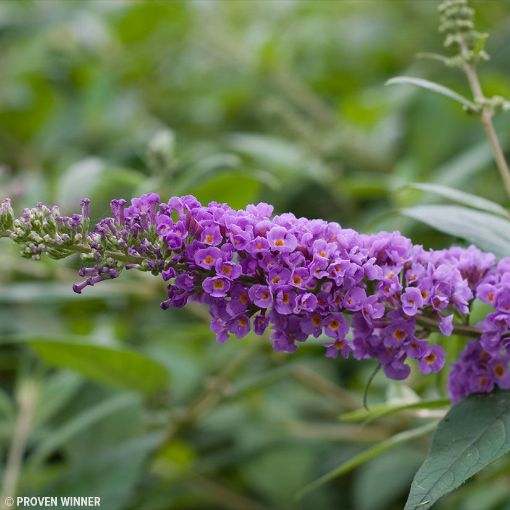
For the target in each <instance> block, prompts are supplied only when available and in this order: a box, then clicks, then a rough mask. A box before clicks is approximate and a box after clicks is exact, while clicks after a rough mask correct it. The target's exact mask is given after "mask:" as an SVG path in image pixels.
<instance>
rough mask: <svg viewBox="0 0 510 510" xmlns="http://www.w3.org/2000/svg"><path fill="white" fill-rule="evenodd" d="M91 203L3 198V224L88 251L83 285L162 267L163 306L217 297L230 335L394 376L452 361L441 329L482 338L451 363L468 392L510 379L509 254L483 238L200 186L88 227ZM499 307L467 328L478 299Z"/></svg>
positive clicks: (7, 229) (25, 240)
mask: <svg viewBox="0 0 510 510" xmlns="http://www.w3.org/2000/svg"><path fill="white" fill-rule="evenodd" d="M88 205H89V204H88V200H84V201H83V203H82V213H81V214H79V215H74V216H71V217H65V216H61V215H60V213H59V211H58V208H48V207H46V206H43V205H42V204H41V205H39V206H38V207H36V208H35V209H26V210H25V211H24V212H23V214H22V216H21V217H20V218H18V219H16V218H15V217H14V213H13V211H12V208H11V207H10V203H9V202H8V201H4V202H3V204H2V205H1V206H0V229H1V232H0V234H2V235H4V236H5V235H8V236H9V237H11V238H12V239H13V240H14V241H16V242H18V243H19V244H21V245H22V250H23V254H25V255H26V256H32V257H34V258H38V257H39V256H40V254H41V253H43V252H47V253H48V254H49V255H50V256H54V257H55V258H59V257H62V256H67V255H69V254H70V253H74V252H79V253H81V254H82V258H83V260H84V267H82V269H81V270H80V275H81V276H82V277H84V278H85V279H84V280H83V281H82V282H81V283H78V284H76V285H75V286H74V290H75V291H76V292H81V291H82V290H83V289H84V288H85V287H86V286H90V285H95V284H96V283H98V282H100V281H102V280H105V279H112V278H116V277H117V276H118V275H119V274H120V272H121V271H122V270H124V269H139V270H142V271H150V272H152V273H153V274H155V275H161V277H162V278H163V279H164V280H165V281H166V282H167V293H168V296H167V299H165V300H164V301H163V302H162V303H161V307H162V308H163V309H167V308H180V307H184V306H185V305H186V304H187V303H189V302H198V303H202V304H204V305H206V306H207V307H208V310H209V314H210V316H211V330H212V331H213V332H214V333H215V334H216V338H217V340H218V341H219V342H225V341H227V340H228V339H229V338H230V337H231V336H235V337H237V338H243V337H244V336H246V335H247V334H248V333H249V332H250V331H253V332H254V333H255V334H257V335H262V334H264V333H265V332H266V330H268V332H269V338H270V339H271V342H272V344H273V347H274V349H275V350H276V351H282V352H294V351H295V350H296V348H297V346H298V345H299V344H300V343H302V342H304V341H306V340H307V339H309V338H318V339H320V340H321V341H322V343H323V345H324V349H325V355H326V356H328V357H330V358H336V357H338V356H341V357H344V358H348V357H353V358H355V359H368V358H373V359H375V360H377V361H378V363H379V364H380V365H381V366H382V367H383V369H384V372H385V374H386V375H387V376H388V377H390V378H392V379H404V378H406V377H407V376H408V375H409V373H410V366H409V360H416V362H417V365H418V367H419V368H420V370H421V371H422V372H423V373H425V374H428V373H432V372H438V371H439V370H441V369H442V368H443V366H444V364H445V353H444V350H443V349H442V347H440V346H439V345H437V344H434V343H431V342H429V340H428V338H429V336H430V335H431V333H433V332H436V331H440V332H441V333H442V334H443V335H445V336H449V335H451V334H452V333H454V332H457V333H461V334H464V335H466V334H468V335H469V334H471V335H472V336H476V339H474V340H473V341H472V342H470V343H469V344H468V346H467V347H466V350H465V351H464V352H463V353H462V354H461V357H460V359H459V361H457V362H456V363H455V364H454V366H453V369H452V372H451V377H450V383H449V388H450V392H451V395H452V398H453V399H454V400H455V401H456V400H458V399H460V398H462V397H464V396H465V395H467V394H470V393H476V392H480V391H482V392H483V391H491V390H492V389H493V388H494V387H495V386H498V387H502V388H507V387H510V374H509V371H508V361H509V359H510V332H509V330H510V260H509V259H506V260H502V261H500V262H499V263H498V262H497V261H496V258H495V257H494V255H492V254H488V253H483V252H481V251H479V250H478V249H477V248H475V247H472V246H471V247H469V248H466V249H464V248H459V247H454V248H451V249H447V250H425V249H424V248H423V247H421V246H417V245H413V244H412V243H411V241H410V240H409V239H407V238H405V237H403V236H402V235H401V234H400V233H398V232H380V233H377V234H375V235H364V234H360V233H358V232H356V231H354V230H351V229H347V228H342V227H341V226H340V225H339V224H337V223H333V222H326V221H323V220H309V219H306V218H297V217H296V216H294V215H293V214H290V213H286V214H281V215H277V216H273V208H272V206H270V205H268V204H265V203H260V204H258V205H249V206H247V207H246V209H242V210H234V209H232V208H230V207H229V206H228V205H226V204H220V203H216V202H211V203H210V204H208V205H207V206H204V205H202V204H201V203H200V202H199V201H198V200H197V199H196V198H195V197H193V196H184V197H172V198H171V199H170V200H169V201H168V202H163V203H161V202H160V198H159V196H158V195H156V194H148V195H143V196H142V197H139V198H134V199H133V200H132V201H131V204H130V205H128V204H127V203H126V201H124V200H113V201H112V203H111V209H112V215H111V216H110V217H107V218H104V219H102V220H101V221H100V222H99V223H97V224H96V225H95V226H94V227H93V229H92V230H91V231H90V232H89V231H88V221H89V220H88ZM476 298H477V299H479V300H481V301H485V302H486V303H487V304H489V305H490V306H491V307H493V308H494V312H490V313H489V314H488V315H487V316H486V317H485V319H484V320H483V321H482V322H481V323H480V324H478V325H477V327H476V328H475V327H473V326H467V325H466V324H467V322H468V321H469V316H470V306H471V304H472V303H473V300H474V299H476Z"/></svg>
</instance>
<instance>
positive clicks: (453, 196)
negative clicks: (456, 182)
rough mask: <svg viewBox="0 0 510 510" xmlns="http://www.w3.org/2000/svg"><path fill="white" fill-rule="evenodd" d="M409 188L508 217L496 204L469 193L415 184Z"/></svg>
mask: <svg viewBox="0 0 510 510" xmlns="http://www.w3.org/2000/svg"><path fill="white" fill-rule="evenodd" d="M409 187H410V188H413V189H418V190H421V191H429V192H430V193H434V194H436V195H440V196H442V197H445V198H448V199H450V200H453V201H455V202H458V203H459V204H463V205H467V206H468V207H471V208H473V209H480V210H481V211H486V212H489V213H492V214H497V215H498V216H503V217H505V218H507V219H508V217H509V214H508V211H507V210H506V209H505V208H504V207H502V206H500V205H499V204H498V203H496V202H493V201H492V200H487V199H486V198H483V197H479V196H477V195H473V194H471V193H466V192H464V191H460V190H458V189H454V188H450V187H449V186H443V185H441V184H429V183H421V182H416V183H412V184H409Z"/></svg>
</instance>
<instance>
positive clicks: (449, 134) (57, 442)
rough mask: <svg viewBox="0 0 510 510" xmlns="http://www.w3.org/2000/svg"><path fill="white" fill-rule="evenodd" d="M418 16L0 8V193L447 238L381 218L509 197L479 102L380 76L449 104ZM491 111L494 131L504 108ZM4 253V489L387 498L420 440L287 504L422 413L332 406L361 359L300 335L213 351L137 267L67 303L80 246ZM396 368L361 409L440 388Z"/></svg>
mask: <svg viewBox="0 0 510 510" xmlns="http://www.w3.org/2000/svg"><path fill="white" fill-rule="evenodd" d="M474 4H475V7H477V8H478V21H479V24H480V27H481V28H482V29H483V30H489V31H490V32H491V38H490V39H489V41H488V46H487V48H488V51H489V53H491V55H492V59H491V61H490V62H489V63H487V64H484V66H483V68H482V70H481V75H482V81H483V83H484V86H485V88H486V92H487V94H500V95H504V96H506V97H508V96H510V71H509V69H510V65H509V64H510V52H509V51H508V50H509V46H510V30H509V29H508V27H509V25H510V10H509V8H510V2H509V1H508V0H498V1H497V2H496V1H490V2H489V1H479V2H474ZM436 26H437V13H436V2H434V1H432V0H430V1H423V0H405V1H398V2H397V1H395V0H338V1H327V0H315V1H314V0H302V1H298V0H295V1H293V0H272V1H270V0H244V1H243V0H237V1H236V0H230V1H227V0H224V1H222V0H218V1H212V0H198V1H184V0H183V1H178V0H167V1H159V0H153V1H150V0H146V1H142V0H139V1H136V0H92V1H85V0H83V1H81V0H32V1H27V0H24V1H21V0H20V1H9V0H3V1H0V189H1V194H2V195H3V196H4V195H5V196H7V195H9V196H12V197H13V198H14V199H15V203H16V206H17V207H22V206H25V205H33V204H34V203H35V202H37V201H39V200H43V201H46V202H52V203H53V202H55V203H59V204H60V205H61V206H62V207H63V209H64V210H66V211H72V210H76V209H77V208H78V205H79V200H80V199H81V198H82V197H83V196H84V195H87V196H90V197H91V198H92V199H93V204H92V213H93V215H94V216H95V217H98V216H99V215H100V214H103V213H105V212H106V211H107V208H108V202H109V200H110V199H111V198H113V197H116V198H118V197H125V198H130V197H131V196H133V195H135V194H139V193H142V192H145V191H149V190H150V191H158V192H159V193H160V194H161V196H162V197H164V198H165V197H168V196H171V195H175V194H187V193H193V194H196V195H197V196H198V197H199V198H200V199H202V200H204V201H208V200H213V199H214V200H218V201H227V202H229V203H230V204H231V205H233V206H235V207H242V206H244V205H246V204H247V203H250V202H253V201H257V200H264V201H267V202H271V203H273V204H275V206H276V209H277V210H278V211H280V212H282V211H287V210H290V211H293V212H295V213H296V214H300V215H306V216H308V217H321V218H325V219H332V220H336V221H339V222H340V223H341V224H342V225H344V226H349V227H354V228H358V229H361V230H363V231H375V230H380V229H391V230H393V229H400V230H402V231H403V232H404V233H405V234H407V235H409V236H411V237H412V238H413V240H415V241H417V242H423V243H424V244H425V245H427V246H444V245H447V244H450V243H452V241H453V240H452V238H450V237H447V236H443V235H441V234H438V233H437V232H434V231H432V230H430V229H428V228H427V227H425V226H423V225H421V224H418V223H416V222H414V221H412V220H410V219H405V218H403V217H401V216H399V215H398V214H397V213H396V212H395V211H396V210H397V209H399V208H401V207H409V206H411V205H417V204H425V203H427V201H429V200H430V196H429V195H426V194H425V193H423V192H422V191H420V190H417V189H404V190H403V189H402V187H403V186H405V185H406V184H408V183H411V182H416V181H421V182H431V183H437V184H444V185H450V186H454V187H456V188H460V189H463V190H464V191H468V192H472V193H477V194H479V195H482V196H484V197H486V198H489V199H492V200H495V201H497V202H499V203H504V201H505V196H504V189H503V188H502V186H501V185H500V182H499V177H498V174H497V171H496V169H495V167H494V164H493V163H492V160H491V156H490V152H489V150H488V147H487V145H486V142H485V139H484V137H483V133H482V130H481V128H480V126H479V123H478V122H477V119H476V118H474V117H469V116H468V115H466V114H464V113H463V112H462V111H461V110H460V109H459V107H458V105H457V104H455V103H452V102H449V101H448V100H446V99H444V98H441V97H439V96H436V95H434V94H430V93H427V92H424V91H420V90H417V89H412V88H411V87H394V88H392V87H384V83H385V82H386V81H387V79H389V78H391V77H392V76H394V75H400V74H407V75H413V76H421V77H424V78H427V79H431V80H436V81H440V82H442V83H444V84H445V85H447V86H449V87H451V88H452V89H454V90H457V91H459V92H461V93H463V94H464V95H466V96H469V92H468V87H467V84H466V83H465V82H464V77H463V76H462V75H461V74H460V73H457V72H456V71H455V70H448V69H445V68H444V67H442V66H441V65H440V64H438V63H437V62H432V61H429V60H419V59H416V58H415V56H416V54H417V53H419V52H420V51H435V52H439V51H441V37H440V36H439V35H438V34H437V29H436ZM496 121H497V128H498V130H499V131H500V133H501V135H502V136H501V139H502V142H503V144H504V145H507V143H508V140H509V138H508V137H509V136H510V128H509V127H508V117H503V116H502V117H501V118H498V119H496ZM0 261H1V263H0V279H1V280H0V281H1V286H0V302H1V307H0V333H1V336H0V338H1V342H2V356H1V357H0V380H1V384H2V386H1V387H2V390H1V392H0V447H1V449H2V452H3V457H2V458H3V466H2V473H0V474H1V475H2V476H3V475H5V473H4V471H5V466H6V465H7V464H8V458H7V451H8V449H9V445H11V444H12V441H13V438H16V437H18V438H19V436H20V427H21V430H22V425H23V424H24V423H27V422H28V423H29V425H30V426H29V430H28V432H27V437H26V438H25V439H26V446H27V448H26V452H25V455H24V456H23V463H22V466H21V470H20V472H19V476H17V480H18V493H19V494H20V495H61V494H66V495H74V496H77V495H92V496H100V497H101V498H102V507H101V508H103V509H105V510H131V509H133V510H134V509H137V510H167V509H172V510H181V509H193V510H200V509H204V510H214V509H218V510H224V509H225V510H231V509H234V510H270V509H271V510H285V509H302V510H308V509H314V510H315V509H321V510H329V509H338V510H351V509H352V510H372V509H373V510H375V509H378V510H385V509H386V510H392V509H398V508H401V507H402V503H403V501H405V496H406V493H407V490H408V486H409V483H410V480H411V478H412V474H413V473H414V471H415V470H416V468H417V466H418V465H419V463H420V461H421V460H422V459H423V456H424V452H425V451H426V448H427V444H428V443H427V441H426V440H425V439H422V440H418V441H414V442H412V443H409V444H407V445H403V446H400V447H398V448H396V449H393V450H391V451H389V452H387V453H385V454H384V455H383V456H381V457H378V458H377V459H375V460H373V461H371V462H370V463H368V464H365V465H364V466H362V467H361V468H358V469H357V470H355V471H354V472H352V473H350V474H348V475H347V476H345V477H342V478H339V479H337V480H335V481H334V482H332V483H330V484H328V485H325V486H323V487H322V488H320V489H319V490H317V491H315V492H313V493H311V494H310V495H308V496H307V497H305V498H304V499H303V500H301V501H299V502H296V501H295V500H294V495H295V493H296V492H297V491H298V490H299V489H300V488H302V487H303V486H304V485H305V484H306V483H308V482H309V481H311V480H313V479H314V478H317V477H318V476H319V475H321V474H322V473H324V472H326V471H328V470H330V469H332V468H334V467H335V466H337V465H340V464H341V463H342V462H344V461H346V460H347V459H349V458H350V457H352V456H353V455H354V454H356V453H359V452H360V451H362V450H363V449H365V448H367V447H369V446H371V445H372V444H374V443H376V442H378V441H382V440H384V439H385V438H388V437H390V436H391V435H393V434H395V433H397V432H400V431H402V430H405V429H408V428H411V427H413V426H415V425H420V424H421V422H422V421H423V419H424V414H423V413H422V414H419V413H412V412H409V413H405V414H399V415H398V416H387V417H384V418H381V419H379V420H377V421H375V422H373V423H370V424H367V425H362V424H352V423H345V422H341V421H339V420H338V416H339V415H340V414H341V413H345V412H348V411H353V410H355V409H358V408H359V407H360V406H361V401H362V393H363V388H364V385H365V383H366V381H367V379H368V377H369V374H370V372H371V371H372V370H373V366H372V365H370V364H359V363H357V364H354V363H350V362H343V361H342V362H338V363H335V362H334V361H331V360H326V359H323V357H322V352H321V351H320V350H319V349H317V347H316V346H314V344H313V342H310V343H308V344H307V345H306V346H303V348H302V349H301V350H300V352H299V353H298V354H296V355H294V356H292V357H287V356H284V355H278V354H274V353H272V352H271V350H270V349H269V347H268V342H267V339H262V340H257V339H256V338H252V337H250V338H248V339H246V340H243V341H241V342H237V341H232V342H231V343H229V344H227V345H224V346H217V345H215V342H214V340H213V338H212V335H211V333H210V332H209V327H208V323H207V318H206V317H205V316H204V313H203V312H204V311H203V310H201V309H200V308H196V309H194V308H191V309H190V310H187V311H179V312H169V311H166V312H162V311H161V310H160V309H159V307H158V301H159V300H160V299H161V296H164V285H163V283H162V282H159V281H155V280H156V279H154V278H150V277H148V278H145V277H144V275H126V277H124V278H123V279H122V280H121V281H118V282H111V283H109V284H108V285H104V286H103V287H101V288H97V289H96V288H94V289H88V290H87V292H86V293H85V294H83V295H80V296H75V295H73V294H72V292H71V288H70V287H71V282H72V281H73V279H75V278H76V275H75V268H76V261H74V262H73V261H72V262H71V263H70V264H68V265H67V266H65V265H64V266H63V265H60V266H58V265H56V264H54V263H52V262H51V261H42V262H41V263H39V264H35V263H32V262H29V261H26V260H22V259H20V258H19V257H18V256H17V254H16V253H15V249H14V248H12V247H11V246H10V245H9V244H8V243H2V245H1V253H0ZM452 343H453V341H452ZM242 344H246V345H242ZM63 367H67V368H63ZM408 384H409V386H410V387H407V386H404V385H402V384H394V383H391V384H389V383H388V382H387V381H386V380H384V378H383V377H379V376H378V377H376V378H375V381H374V384H373V386H372V388H371V390H370V395H369V398H370V401H371V402H373V403H375V402H380V403H381V402H386V401H389V402H409V401H414V400H415V399H418V398H425V399H433V398H438V397H440V396H442V395H443V394H444V381H442V380H439V381H436V380H435V379H434V378H433V377H432V376H429V377H417V376H413V377H411V379H410V380H409V381H408ZM430 412H431V413H432V414H431V416H435V415H433V412H432V411H430ZM436 412H437V411H436ZM509 473H510V464H509V462H508V460H506V461H505V460H502V461H500V462H499V463H497V464H496V465H495V466H493V467H492V468H490V469H489V470H487V471H486V472H484V474H483V475H481V476H480V477H479V478H477V479H475V480H474V481H472V482H470V483H469V484H467V485H466V486H465V487H464V488H463V489H462V490H460V491H458V492H457V493H455V494H454V495H453V496H450V497H448V498H447V499H445V500H444V501H443V502H440V503H439V504H438V506H437V508H441V509H443V510H447V509H450V508H451V509H453V508H455V509H456V510H471V509H476V510H478V509H480V508H484V509H485V510H509V509H510V499H509V497H508V490H507V489H505V487H507V486H505V483H506V484H508V476H509ZM500 475H503V478H501V476H500ZM487 494H489V495H490V497H488V496H487ZM480 502H483V503H480Z"/></svg>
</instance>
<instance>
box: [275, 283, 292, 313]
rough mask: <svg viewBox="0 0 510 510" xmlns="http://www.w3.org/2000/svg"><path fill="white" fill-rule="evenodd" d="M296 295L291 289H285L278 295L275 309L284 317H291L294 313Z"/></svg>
mask: <svg viewBox="0 0 510 510" xmlns="http://www.w3.org/2000/svg"><path fill="white" fill-rule="evenodd" d="M295 304H296V294H295V292H294V291H293V290H291V287H283V288H282V289H281V290H279V291H278V293H277V294H276V300H275V309H276V311H277V312H278V313H281V314H282V315H289V314H291V313H292V312H293V311H294V306H295Z"/></svg>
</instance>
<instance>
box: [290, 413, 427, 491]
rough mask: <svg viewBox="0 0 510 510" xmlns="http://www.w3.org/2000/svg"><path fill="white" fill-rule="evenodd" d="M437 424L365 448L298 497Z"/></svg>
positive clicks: (308, 487)
mask: <svg viewBox="0 0 510 510" xmlns="http://www.w3.org/2000/svg"><path fill="white" fill-rule="evenodd" d="M436 425H437V421H433V422H430V423H427V424H426V425H423V426H421V427H417V428H415V429H411V430H406V431H404V432H400V433H398V434H395V435H394V436H392V437H390V438H389V439H386V440H385V441H382V442H380V443H378V444H376V445H375V446H373V447H372V448H369V449H368V450H365V451H363V452H361V453H360V454H358V455H355V456H354V457H352V458H351V459H349V460H348V461H347V462H344V463H343V464H341V465H340V466H338V467H337V468H335V469H333V470H332V471H329V472H328V473H326V474H324V475H322V476H321V477H320V478H317V480H314V481H313V482H311V483H309V484H308V485H306V486H305V487H303V489H301V490H300V491H299V492H298V493H297V495H296V497H297V498H298V499H301V498H302V497H303V496H304V495H305V494H308V493H309V492H311V491H313V490H315V489H318V488H319V487H321V486H322V485H324V484H325V483H327V482H329V481H331V480H333V479H334V478H337V477H339V476H342V475H345V474H346V473H348V472H349V471H352V470H353V469H355V468H357V467H358V466H361V465H362V464H364V463H365V462H367V461H369V460H371V459H374V458H375V457H377V456H379V455H381V454H382V453H384V452H387V451H388V450H391V449H393V448H395V447H396V446H399V445H401V444H403V443H406V442H408V441H411V440H412V439H415V438H417V437H421V436H424V435H425V434H428V433H429V432H431V431H432V430H434V428H435V427H436Z"/></svg>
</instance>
